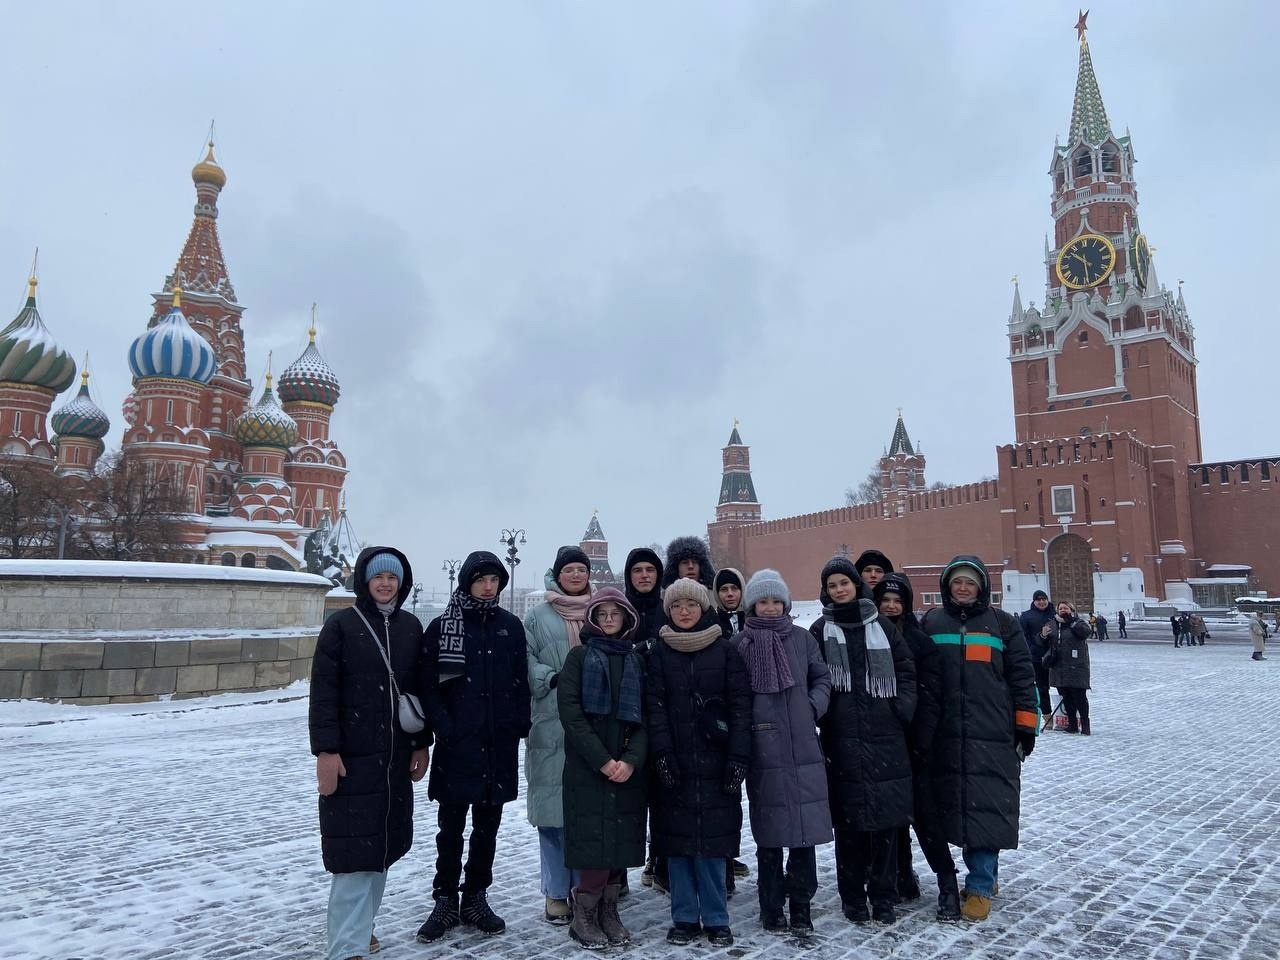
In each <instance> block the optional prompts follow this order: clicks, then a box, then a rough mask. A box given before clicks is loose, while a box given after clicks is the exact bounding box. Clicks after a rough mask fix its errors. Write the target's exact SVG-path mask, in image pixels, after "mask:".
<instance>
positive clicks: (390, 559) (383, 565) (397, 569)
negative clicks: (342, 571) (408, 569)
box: [364, 553, 404, 583]
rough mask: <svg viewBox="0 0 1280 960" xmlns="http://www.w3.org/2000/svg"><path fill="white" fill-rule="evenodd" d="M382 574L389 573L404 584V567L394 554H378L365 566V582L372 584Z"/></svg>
mask: <svg viewBox="0 0 1280 960" xmlns="http://www.w3.org/2000/svg"><path fill="white" fill-rule="evenodd" d="M380 573H389V574H391V575H392V576H393V577H395V578H396V579H397V580H399V581H400V582H401V583H403V582H404V566H403V565H402V564H401V563H400V561H399V559H397V558H396V556H395V554H393V553H376V554H374V555H373V556H372V557H370V558H369V562H368V563H366V564H365V565H364V582H365V583H370V582H372V581H373V578H374V577H376V576H377V575H378V574H380Z"/></svg>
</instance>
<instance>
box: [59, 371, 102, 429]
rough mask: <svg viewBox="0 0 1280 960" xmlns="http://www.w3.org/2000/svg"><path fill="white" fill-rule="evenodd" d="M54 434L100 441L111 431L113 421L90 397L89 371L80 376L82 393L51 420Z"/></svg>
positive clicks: (62, 407) (61, 408)
mask: <svg viewBox="0 0 1280 960" xmlns="http://www.w3.org/2000/svg"><path fill="white" fill-rule="evenodd" d="M49 423H50V424H51V425H52V426H53V432H54V433H56V434H57V435H58V436H60V437H93V438H94V439H97V440H100V439H102V438H103V437H105V436H106V435H107V433H108V431H110V430H111V421H110V420H108V419H107V415H106V414H105V413H103V412H102V408H101V407H99V406H98V405H97V404H96V403H94V402H93V400H92V399H90V397H89V371H88V370H86V371H84V372H83V373H82V374H80V392H79V393H77V394H76V395H75V396H74V397H72V398H71V400H70V401H69V402H67V403H65V404H63V405H62V406H61V407H59V408H58V409H57V410H55V411H53V416H52V417H51V418H50V419H49Z"/></svg>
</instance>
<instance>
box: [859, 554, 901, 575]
mask: <svg viewBox="0 0 1280 960" xmlns="http://www.w3.org/2000/svg"><path fill="white" fill-rule="evenodd" d="M870 566H876V567H880V568H881V569H882V570H884V572H885V573H893V572H894V571H893V561H891V560H890V559H889V558H888V557H886V556H885V555H884V554H883V553H881V552H880V551H879V550H863V551H862V553H860V554H858V559H857V560H855V561H854V562H853V567H854V569H855V570H857V571H858V574H859V575H861V574H862V568H863V567H870Z"/></svg>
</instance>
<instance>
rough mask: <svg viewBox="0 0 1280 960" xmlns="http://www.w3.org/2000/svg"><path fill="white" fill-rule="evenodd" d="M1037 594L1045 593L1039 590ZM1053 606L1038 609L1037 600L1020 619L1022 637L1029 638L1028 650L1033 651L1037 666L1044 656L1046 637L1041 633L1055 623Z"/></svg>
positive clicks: (1032, 657)
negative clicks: (1048, 625) (1047, 624)
mask: <svg viewBox="0 0 1280 960" xmlns="http://www.w3.org/2000/svg"><path fill="white" fill-rule="evenodd" d="M1036 592H1037V593H1042V592H1043V591H1040V590H1037V591H1036ZM1054 613H1055V611H1054V609H1053V604H1052V603H1051V604H1049V605H1048V606H1046V607H1045V608H1044V609H1043V610H1040V609H1039V608H1037V607H1036V604H1035V600H1034V599H1033V600H1032V601H1031V606H1029V607H1028V608H1027V609H1026V610H1024V611H1022V615H1021V616H1019V617H1018V623H1019V625H1020V626H1021V627H1022V635H1023V636H1024V637H1026V638H1027V649H1028V650H1030V651H1031V662H1032V664H1037V663H1039V662H1040V659H1041V658H1042V657H1043V656H1044V637H1042V636H1041V635H1040V631H1041V630H1042V629H1044V625H1045V624H1046V623H1050V624H1051V623H1053V617H1054Z"/></svg>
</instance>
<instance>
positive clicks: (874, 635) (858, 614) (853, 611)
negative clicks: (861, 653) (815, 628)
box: [822, 600, 898, 699]
mask: <svg viewBox="0 0 1280 960" xmlns="http://www.w3.org/2000/svg"><path fill="white" fill-rule="evenodd" d="M879 617H880V611H879V610H877V609H876V605H875V604H874V603H872V602H871V601H870V600H858V601H857V604H856V605H855V604H852V603H849V604H843V603H842V604H838V605H832V606H826V607H823V608H822V619H823V624H822V644H823V651H824V653H825V654H826V659H827V669H828V670H829V671H830V672H831V687H832V689H833V690H837V691H840V692H841V693H848V692H850V691H851V690H852V689H853V671H852V670H851V669H850V667H849V638H848V636H847V635H846V633H845V631H846V630H854V629H856V628H858V627H862V635H863V643H864V645H865V646H866V650H867V671H866V688H867V693H869V694H871V696H873V697H877V698H881V699H889V698H892V697H896V696H897V695H898V675H897V673H896V672H895V671H894V668H893V649H892V648H891V647H890V646H889V638H888V637H887V636H886V635H885V632H884V628H883V627H881V626H880V621H879Z"/></svg>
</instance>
